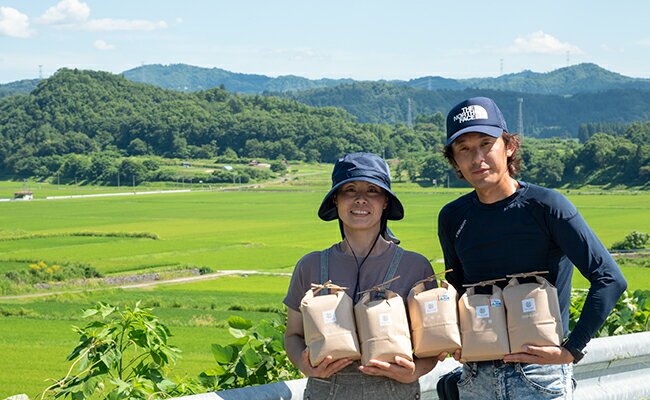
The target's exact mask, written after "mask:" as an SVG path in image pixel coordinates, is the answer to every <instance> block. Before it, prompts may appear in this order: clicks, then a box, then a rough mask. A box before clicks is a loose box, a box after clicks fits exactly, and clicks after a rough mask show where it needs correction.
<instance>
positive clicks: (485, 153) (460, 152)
mask: <svg viewBox="0 0 650 400" xmlns="http://www.w3.org/2000/svg"><path fill="white" fill-rule="evenodd" d="M451 148H452V150H453V154H454V161H455V164H456V167H457V168H458V169H459V170H460V172H461V173H462V174H463V177H464V178H465V179H466V180H467V182H469V184H470V185H472V186H473V187H474V188H476V189H489V188H491V187H492V186H494V185H499V184H502V183H504V182H506V181H507V179H508V178H509V177H510V175H509V173H508V163H507V161H508V157H510V156H512V154H513V153H514V149H512V148H507V147H506V145H505V142H504V141H503V138H502V137H498V138H493V137H492V136H488V135H485V134H482V133H478V132H471V133H466V134H464V135H462V136H460V137H459V138H458V139H456V140H455V141H454V142H453V143H452V144H451Z"/></svg>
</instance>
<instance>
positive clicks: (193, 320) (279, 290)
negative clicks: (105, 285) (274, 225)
mask: <svg viewBox="0 0 650 400" xmlns="http://www.w3.org/2000/svg"><path fill="white" fill-rule="evenodd" d="M288 284H289V278H288V277H278V276H260V275H249V276H248V277H242V276H230V277H223V278H219V279H214V280H209V281H201V282H193V283H187V284H179V285H169V286H161V287H158V288H156V289H146V290H142V289H137V290H121V289H119V290H118V289H113V290H106V291H102V292H88V293H81V294H64V295H58V296H53V297H51V298H46V299H43V298H39V299H20V300H0V315H2V311H3V310H16V311H17V310H20V309H23V310H26V311H28V316H24V317H18V316H9V317H1V316H0V321H1V322H0V348H2V349H3V357H2V358H1V359H0V370H2V371H3V372H2V374H0V398H5V397H8V396H10V395H13V394H17V393H27V394H28V395H29V396H30V397H31V398H34V397H35V396H36V395H37V394H38V392H39V391H40V390H43V389H44V388H45V387H46V386H47V383H46V382H45V380H46V379H47V378H59V377H62V376H63V374H64V373H65V372H66V371H67V368H69V366H70V363H69V362H65V358H66V357H67V355H68V354H69V352H70V351H72V349H73V348H74V347H75V345H76V344H77V341H78V337H77V335H76V334H75V333H74V332H73V331H72V329H71V326H73V325H75V326H82V325H84V324H85V323H86V321H85V320H82V319H81V318H80V316H81V313H82V312H81V310H82V308H85V307H88V306H90V305H92V304H94V303H95V302H97V301H105V302H109V303H112V304H121V305H133V304H135V302H137V301H142V302H143V304H147V305H152V306H153V307H154V314H155V315H156V316H158V317H159V318H161V320H162V321H163V322H164V323H165V324H166V325H167V326H168V327H169V328H170V330H171V332H172V334H173V337H172V338H171V343H172V344H173V345H175V346H177V347H178V348H180V349H181V350H182V351H183V353H182V358H181V359H180V361H179V362H178V364H177V365H176V368H175V369H174V374H176V375H178V376H183V375H187V376H192V377H196V376H197V375H198V374H199V373H200V372H202V371H204V370H206V369H208V368H210V367H211V366H212V365H213V363H214V359H213V358H212V353H211V352H210V345H211V344H212V343H220V344H225V343H228V342H230V341H232V340H234V339H233V337H232V336H230V334H229V333H228V329H227V328H226V327H225V323H224V321H225V320H226V319H227V318H228V317H229V316H231V315H239V316H241V317H244V318H248V319H251V320H253V321H259V320H261V319H267V320H269V319H275V318H278V314H276V313H274V312H265V311H256V310H260V309H265V308H266V307H268V308H277V307H278V305H280V304H281V302H282V299H283V298H284V295H285V293H286V290H287V287H288ZM233 308H235V309H237V308H243V309H247V310H243V311H239V310H233Z"/></svg>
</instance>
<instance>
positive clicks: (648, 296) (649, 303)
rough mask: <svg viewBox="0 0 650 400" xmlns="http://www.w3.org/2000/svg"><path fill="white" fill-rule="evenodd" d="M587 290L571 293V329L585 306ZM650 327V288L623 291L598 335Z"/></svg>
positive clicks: (617, 333) (636, 330)
mask: <svg viewBox="0 0 650 400" xmlns="http://www.w3.org/2000/svg"><path fill="white" fill-rule="evenodd" d="M586 297H587V291H573V292H572V293H571V308H570V321H569V329H570V330H573V328H574V327H575V324H576V323H577V322H578V318H579V317H580V313H581V312H582V307H583V306H584V302H585V298H586ZM649 329H650V290H635V291H634V292H633V293H631V292H630V291H628V290H626V291H625V292H623V294H622V295H621V297H620V298H619V299H618V302H617V303H616V305H615V306H614V309H613V310H612V312H611V313H610V314H609V316H608V317H607V319H606V320H605V323H604V324H603V326H602V327H601V328H600V330H599V331H598V333H597V334H596V336H597V337H604V336H615V335H625V334H628V333H635V332H645V331H647V330H649Z"/></svg>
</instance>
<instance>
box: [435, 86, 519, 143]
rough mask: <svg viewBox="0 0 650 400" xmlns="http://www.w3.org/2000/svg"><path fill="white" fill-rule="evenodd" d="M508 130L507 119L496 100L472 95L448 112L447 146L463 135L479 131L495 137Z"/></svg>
mask: <svg viewBox="0 0 650 400" xmlns="http://www.w3.org/2000/svg"><path fill="white" fill-rule="evenodd" d="M504 131H505V132H508V126H507V125H506V120H505V118H503V114H502V113H501V110H499V107H497V105H496V103H495V102H494V100H492V99H490V98H487V97H472V98H471V99H467V100H464V101H462V102H460V103H458V104H456V105H455V106H454V107H453V108H452V109H451V111H449V114H447V146H449V145H450V144H452V143H453V141H454V140H456V139H458V137H460V136H461V135H463V134H465V133H470V132H479V133H483V134H486V135H489V136H492V137H495V138H498V137H501V134H503V132H504Z"/></svg>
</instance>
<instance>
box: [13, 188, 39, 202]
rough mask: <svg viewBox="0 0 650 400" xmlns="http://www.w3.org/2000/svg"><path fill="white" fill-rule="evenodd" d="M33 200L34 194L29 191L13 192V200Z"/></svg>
mask: <svg viewBox="0 0 650 400" xmlns="http://www.w3.org/2000/svg"><path fill="white" fill-rule="evenodd" d="M33 198H34V193H33V192H30V191H29V190H21V191H19V192H14V200H32V199H33Z"/></svg>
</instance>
